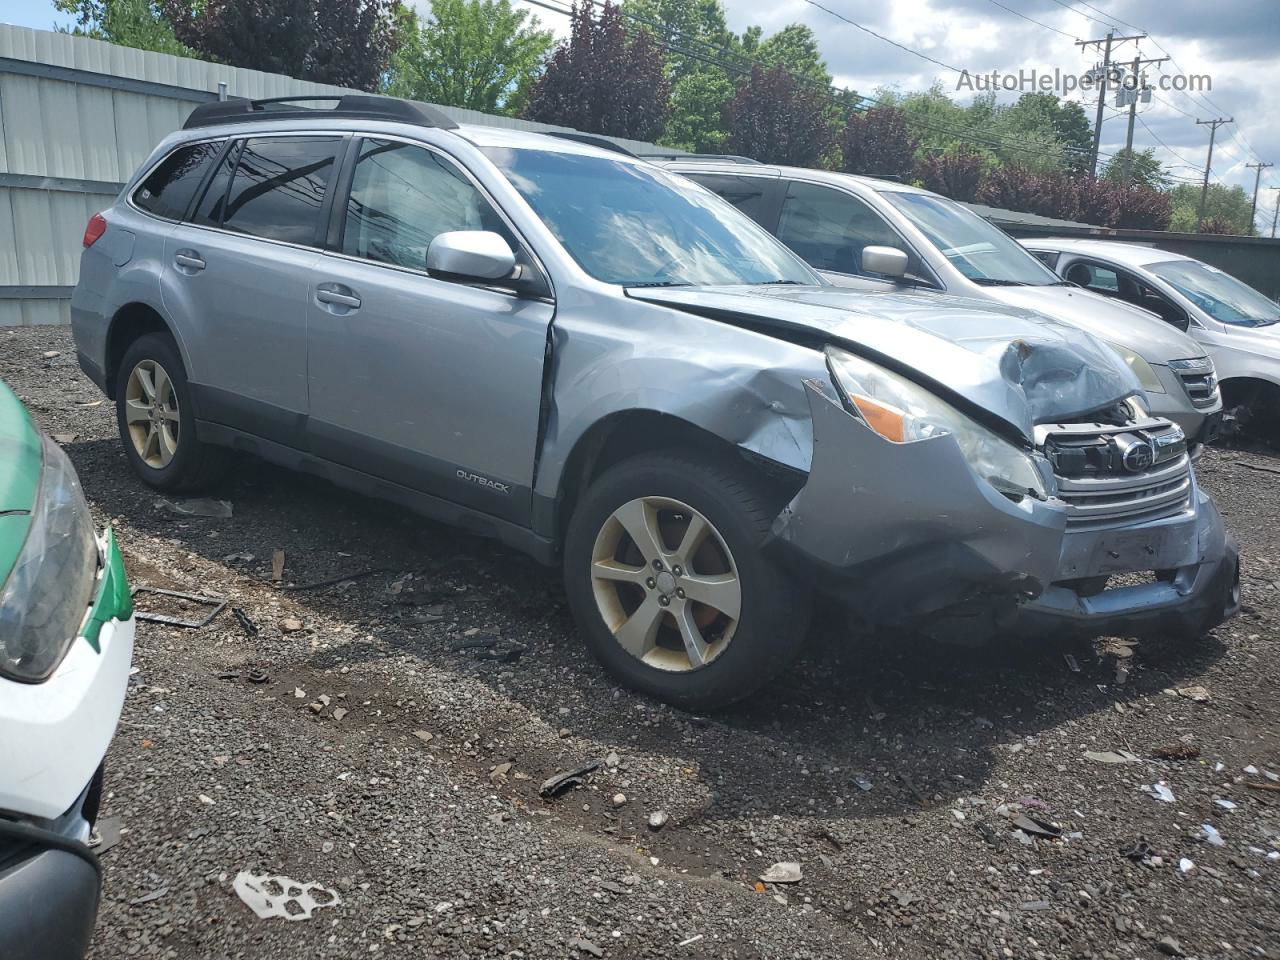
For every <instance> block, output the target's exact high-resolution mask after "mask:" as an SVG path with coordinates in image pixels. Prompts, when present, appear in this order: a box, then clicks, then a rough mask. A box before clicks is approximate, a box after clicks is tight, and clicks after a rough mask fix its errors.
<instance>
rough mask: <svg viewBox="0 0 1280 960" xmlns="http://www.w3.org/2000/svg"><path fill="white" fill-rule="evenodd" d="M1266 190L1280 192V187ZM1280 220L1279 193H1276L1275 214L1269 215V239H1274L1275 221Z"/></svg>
mask: <svg viewBox="0 0 1280 960" xmlns="http://www.w3.org/2000/svg"><path fill="white" fill-rule="evenodd" d="M1267 189H1268V190H1276V191H1280V187H1267ZM1277 220H1280V192H1277V193H1276V212H1275V213H1273V214H1272V215H1271V239H1272V240H1274V239H1275V238H1276V221H1277Z"/></svg>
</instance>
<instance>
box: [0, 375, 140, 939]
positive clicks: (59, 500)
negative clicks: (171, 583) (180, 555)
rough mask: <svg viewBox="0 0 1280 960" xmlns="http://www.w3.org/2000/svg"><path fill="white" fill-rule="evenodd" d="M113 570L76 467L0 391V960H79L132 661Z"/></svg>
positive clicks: (96, 886)
mask: <svg viewBox="0 0 1280 960" xmlns="http://www.w3.org/2000/svg"><path fill="white" fill-rule="evenodd" d="M133 633H134V621H133V605H132V603H131V602H130V599H129V585H128V582H127V580H126V578H125V570H124V561H123V560H122V558H121V556H120V552H119V550H118V549H117V548H116V544H115V539H114V536H113V535H112V533H111V531H110V530H108V531H107V532H106V534H105V535H104V536H101V537H99V536H98V535H97V533H96V531H95V529H94V526H93V519H92V517H91V516H90V514H89V506H88V504H87V503H86V502H85V499H84V493H83V492H82V491H81V489H80V481H79V478H78V477H77V476H76V472H75V468H74V467H72V465H71V461H70V460H68V459H67V455H66V454H65V453H63V452H62V450H61V449H60V448H59V447H58V445H57V444H55V443H54V442H53V441H52V440H50V439H49V437H48V436H46V435H45V434H44V433H42V432H41V431H40V430H39V429H38V428H37V427H36V425H35V424H34V423H33V422H32V421H31V417H30V416H29V415H28V414H27V411H26V410H25V409H23V406H22V404H21V403H19V402H18V398H17V397H15V396H14V395H13V393H12V392H11V391H10V390H9V389H8V387H6V386H5V385H4V384H3V383H0V957H4V958H5V960H36V958H39V960H70V958H75V960H79V958H81V957H83V956H84V954H85V951H86V950H87V949H88V945H89V938H90V937H91V936H92V933H93V925H94V921H95V920H96V918H97V912H98V898H99V893H100V887H101V873H100V870H99V867H98V862H97V857H96V856H95V855H94V854H93V852H92V851H91V850H90V849H89V847H88V846H87V845H86V841H87V840H88V839H89V836H90V833H91V831H92V829H93V824H94V821H95V820H96V818H97V815H98V805H99V801H100V799H101V795H102V760H103V756H104V755H105V754H106V751H107V746H108V745H109V744H110V742H111V737H112V735H113V734H114V733H115V728H116V722H117V721H118V719H119V717H120V708H121V706H122V704H123V702H124V694H125V687H126V686H127V685H128V681H129V667H130V663H131V660H132V656H133Z"/></svg>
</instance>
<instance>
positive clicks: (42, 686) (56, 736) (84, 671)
mask: <svg viewBox="0 0 1280 960" xmlns="http://www.w3.org/2000/svg"><path fill="white" fill-rule="evenodd" d="M102 547H103V553H104V557H105V562H104V563H103V564H102V567H101V571H100V573H99V582H98V589H97V594H96V595H95V598H94V604H93V607H92V608H91V610H90V612H89V617H88V619H87V621H86V623H85V626H84V628H83V630H82V634H81V636H79V637H77V638H76V640H75V642H74V643H72V645H71V647H70V649H68V651H67V655H66V656H65V657H64V658H63V660H62V663H61V664H59V665H58V669H57V670H55V671H54V673H53V675H52V676H51V677H49V679H48V680H46V681H44V682H43V683H35V684H31V683H14V682H13V681H10V680H5V679H2V678H0V812H2V811H11V812H13V813H17V814H20V815H23V816H25V817H33V818H39V819H42V820H53V819H54V818H56V817H59V816H61V815H62V814H63V812H64V811H66V810H67V809H68V808H69V807H70V806H71V805H72V803H73V802H74V801H75V799H76V797H77V796H78V795H79V794H80V792H81V791H82V790H83V789H84V785H85V784H86V783H88V782H89V781H90V779H91V778H92V777H93V773H94V771H95V770H96V769H97V768H98V766H99V765H100V764H101V763H102V758H103V756H104V755H105V754H106V752H107V746H108V745H109V744H110V743H111V737H112V735H113V734H114V733H115V729H116V722H117V720H119V718H120V710H121V707H122V706H123V704H124V695H125V688H126V687H127V686H128V683H129V667H130V664H131V663H132V659H133V635H134V619H133V610H132V606H131V605H130V603H129V588H128V584H127V583H126V582H125V577H124V564H123V560H122V559H121V557H120V554H119V550H118V548H117V547H116V544H115V540H114V538H113V537H112V535H111V534H110V533H108V534H107V536H106V538H105V540H104V541H103V543H102ZM0 956H3V954H0Z"/></svg>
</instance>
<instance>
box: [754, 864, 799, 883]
mask: <svg viewBox="0 0 1280 960" xmlns="http://www.w3.org/2000/svg"><path fill="white" fill-rule="evenodd" d="M760 879H761V880H762V881H763V882H764V883H799V882H800V864H798V863H791V862H787V861H784V862H782V863H775V864H774V865H773V866H772V867H770V868H769V869H768V870H766V871H765V872H764V873H762V874H760Z"/></svg>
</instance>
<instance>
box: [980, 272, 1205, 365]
mask: <svg viewBox="0 0 1280 960" xmlns="http://www.w3.org/2000/svg"><path fill="white" fill-rule="evenodd" d="M986 292H987V293H989V294H990V295H991V296H992V297H993V298H994V299H996V300H998V301H1000V302H1001V303H1004V304H1008V305H1009V306H1013V307H1022V308H1023V309H1026V310H1032V311H1035V312H1036V313H1040V314H1043V315H1045V316H1049V317H1053V318H1054V319H1056V320H1065V321H1066V322H1067V323H1069V324H1071V325H1072V326H1075V327H1080V328H1081V329H1082V330H1088V331H1089V332H1090V333H1092V334H1093V335H1094V336H1096V337H1102V338H1103V339H1104V340H1110V341H1112V342H1113V343H1119V344H1123V345H1124V346H1126V347H1128V348H1129V349H1130V350H1132V351H1134V352H1135V353H1136V354H1138V356H1140V357H1142V359H1144V360H1146V361H1147V362H1148V363H1168V362H1169V361H1170V360H1186V359H1188V358H1191V357H1203V356H1204V347H1202V346H1201V345H1200V344H1199V343H1197V342H1196V341H1195V340H1193V339H1192V338H1191V337H1190V336H1189V335H1187V334H1185V333H1183V332H1182V331H1181V330H1179V329H1178V328H1177V327H1174V326H1171V325H1170V324H1168V323H1166V322H1165V321H1164V320H1162V319H1160V317H1158V316H1156V315H1155V314H1154V313H1152V312H1151V311H1149V310H1143V309H1142V308H1141V307H1135V306H1134V305H1133V304H1131V303H1124V302H1122V301H1120V300H1112V299H1111V298H1110V297H1104V296H1103V295H1102V294H1100V293H1094V292H1093V291H1092V290H1082V289H1080V288H1079V287H1058V286H1046V287H988V288H987V291H986Z"/></svg>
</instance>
